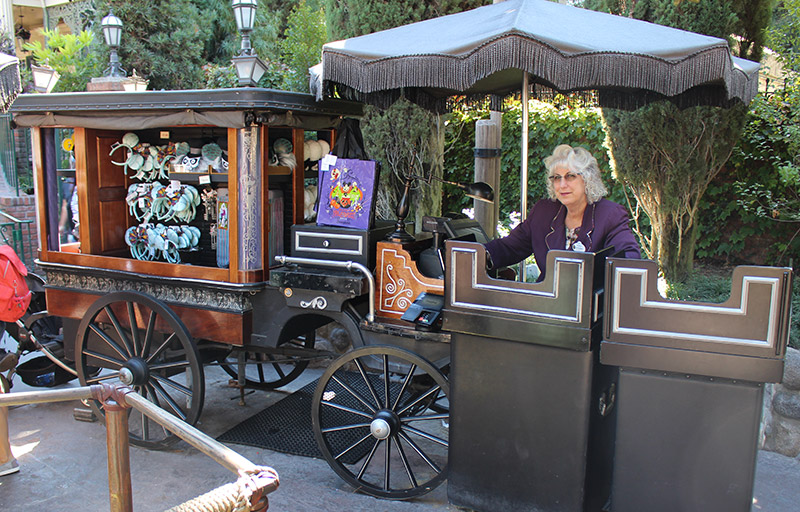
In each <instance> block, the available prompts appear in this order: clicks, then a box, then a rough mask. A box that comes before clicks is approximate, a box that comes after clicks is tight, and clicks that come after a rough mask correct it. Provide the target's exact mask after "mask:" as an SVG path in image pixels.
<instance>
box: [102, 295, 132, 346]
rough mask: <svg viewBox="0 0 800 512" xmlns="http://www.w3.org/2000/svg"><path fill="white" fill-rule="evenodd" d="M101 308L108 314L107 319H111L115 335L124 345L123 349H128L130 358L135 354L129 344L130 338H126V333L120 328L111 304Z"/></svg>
mask: <svg viewBox="0 0 800 512" xmlns="http://www.w3.org/2000/svg"><path fill="white" fill-rule="evenodd" d="M103 310H104V311H105V312H106V314H107V315H108V319H109V320H111V324H112V325H113V326H114V329H115V330H116V331H117V335H118V336H119V339H120V341H122V344H123V345H124V347H125V349H126V350H127V351H128V358H131V357H133V356H135V355H136V351H135V350H134V349H133V347H132V346H131V340H130V338H128V334H127V333H126V332H125V331H124V330H123V329H122V325H120V323H119V319H118V318H117V315H116V314H114V311H113V310H112V309H111V306H110V305H108V306H106V307H104V308H103Z"/></svg>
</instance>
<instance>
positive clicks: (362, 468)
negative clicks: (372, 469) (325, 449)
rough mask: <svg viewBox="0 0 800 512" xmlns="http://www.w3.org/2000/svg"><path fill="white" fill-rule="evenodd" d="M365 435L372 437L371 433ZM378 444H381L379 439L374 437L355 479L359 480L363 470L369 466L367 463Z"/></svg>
mask: <svg viewBox="0 0 800 512" xmlns="http://www.w3.org/2000/svg"><path fill="white" fill-rule="evenodd" d="M367 437H372V434H369V435H368V436H367ZM367 437H365V438H364V439H366V438H367ZM379 444H381V442H380V440H378V439H376V440H375V444H373V445H372V449H371V450H370V451H369V454H368V455H367V457H366V458H365V459H364V463H363V464H362V465H361V469H360V470H359V471H358V475H356V479H358V480H361V479H362V478H363V477H364V471H366V470H367V466H369V463H370V462H371V461H372V457H374V456H375V452H376V451H377V449H378V445H379ZM337 458H338V457H337Z"/></svg>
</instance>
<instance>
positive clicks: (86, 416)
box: [72, 404, 97, 423]
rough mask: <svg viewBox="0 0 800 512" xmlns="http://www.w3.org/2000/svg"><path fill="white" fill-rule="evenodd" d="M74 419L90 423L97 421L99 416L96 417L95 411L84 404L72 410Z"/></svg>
mask: <svg viewBox="0 0 800 512" xmlns="http://www.w3.org/2000/svg"><path fill="white" fill-rule="evenodd" d="M72 417H73V418H75V419H76V420H77V421H86V422H88V423H93V422H95V421H97V416H95V415H94V411H92V409H91V408H89V407H86V406H85V405H82V404H81V405H79V406H78V407H76V408H75V409H73V410H72Z"/></svg>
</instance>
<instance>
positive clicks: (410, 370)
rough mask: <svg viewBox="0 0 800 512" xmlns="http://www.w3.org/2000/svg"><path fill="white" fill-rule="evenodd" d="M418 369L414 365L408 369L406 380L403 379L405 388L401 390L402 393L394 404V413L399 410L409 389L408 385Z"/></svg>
mask: <svg viewBox="0 0 800 512" xmlns="http://www.w3.org/2000/svg"><path fill="white" fill-rule="evenodd" d="M416 369H417V365H415V364H412V365H411V367H410V368H409V369H408V373H406V377H405V379H403V386H402V387H401V388H400V393H399V394H398V395H397V398H396V399H395V401H394V404H392V410H393V411H394V410H395V409H397V405H398V404H399V403H400V399H401V398H402V397H403V394H404V393H405V392H406V389H407V388H408V384H409V383H410V382H411V377H412V376H413V375H414V372H415V371H416Z"/></svg>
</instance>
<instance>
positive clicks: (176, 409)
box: [151, 381, 186, 421]
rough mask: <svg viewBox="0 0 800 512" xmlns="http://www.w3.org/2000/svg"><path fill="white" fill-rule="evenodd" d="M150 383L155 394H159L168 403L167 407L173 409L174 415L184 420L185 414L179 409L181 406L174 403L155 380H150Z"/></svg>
mask: <svg viewBox="0 0 800 512" xmlns="http://www.w3.org/2000/svg"><path fill="white" fill-rule="evenodd" d="M151 383H152V385H153V389H154V390H155V392H156V394H157V395H161V398H163V399H164V401H165V402H166V403H167V405H169V408H170V409H172V410H173V411H174V413H175V416H177V417H178V418H180V419H182V420H183V421H186V414H185V413H184V412H183V409H181V406H180V405H178V404H177V403H175V400H174V399H173V398H172V397H171V396H170V395H169V393H167V391H166V390H165V389H164V388H162V387H161V384H159V383H158V382H157V381H151Z"/></svg>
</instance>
